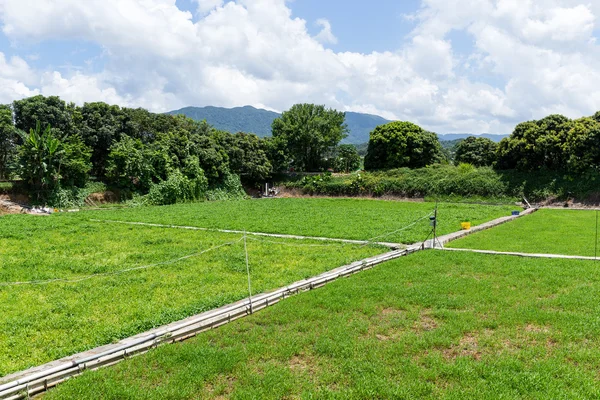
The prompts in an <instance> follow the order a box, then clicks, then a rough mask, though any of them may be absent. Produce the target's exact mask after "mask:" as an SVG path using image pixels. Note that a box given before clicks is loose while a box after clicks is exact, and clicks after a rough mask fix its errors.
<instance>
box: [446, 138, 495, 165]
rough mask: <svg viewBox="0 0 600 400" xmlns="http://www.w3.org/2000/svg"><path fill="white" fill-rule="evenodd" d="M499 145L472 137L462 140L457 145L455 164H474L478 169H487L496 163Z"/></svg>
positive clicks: (488, 140) (485, 139)
mask: <svg viewBox="0 0 600 400" xmlns="http://www.w3.org/2000/svg"><path fill="white" fill-rule="evenodd" d="M497 150H498V144H496V143H494V142H493V141H492V140H490V139H487V138H482V137H475V136H471V137H468V138H466V139H465V140H461V141H460V142H459V143H458V145H456V154H455V156H454V162H455V164H456V165H458V164H461V163H468V164H472V165H474V166H476V167H487V166H491V165H492V164H494V162H495V161H496V151H497Z"/></svg>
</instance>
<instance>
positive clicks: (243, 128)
mask: <svg viewBox="0 0 600 400" xmlns="http://www.w3.org/2000/svg"><path fill="white" fill-rule="evenodd" d="M167 114H171V115H178V114H183V115H185V116H186V117H189V118H191V119H194V120H196V121H203V120H206V122H208V123H209V124H211V125H212V126H214V127H215V128H217V129H219V130H221V131H226V132H231V133H237V132H249V133H254V134H256V135H258V136H260V137H265V136H270V135H271V124H272V123H273V120H274V119H275V118H277V117H279V115H280V114H278V113H276V112H273V111H267V110H261V109H258V108H254V107H251V106H245V107H236V108H221V107H210V106H209V107H186V108H182V109H181V110H177V111H171V112H168V113H167Z"/></svg>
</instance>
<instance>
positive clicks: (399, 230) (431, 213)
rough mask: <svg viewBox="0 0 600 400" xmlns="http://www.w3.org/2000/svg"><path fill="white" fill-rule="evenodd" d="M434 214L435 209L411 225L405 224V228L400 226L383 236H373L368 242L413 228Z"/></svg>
mask: <svg viewBox="0 0 600 400" xmlns="http://www.w3.org/2000/svg"><path fill="white" fill-rule="evenodd" d="M433 214H434V211H432V212H430V213H429V214H427V215H425V216H423V217H421V218H419V219H417V220H416V221H414V222H412V223H411V224H409V225H407V226H405V227H403V228H400V229H398V230H395V231H394V232H390V233H386V234H384V235H381V236H375V237H374V238H371V239H369V240H367V242H368V243H373V242H374V241H375V239H381V238H384V237H388V236H392V235H394V234H396V233H399V232H402V231H405V230H407V229H408V228H412V227H413V226H415V225H416V224H418V223H419V222H421V221H422V220H424V219H426V218H429V217H431V216H432V215H433Z"/></svg>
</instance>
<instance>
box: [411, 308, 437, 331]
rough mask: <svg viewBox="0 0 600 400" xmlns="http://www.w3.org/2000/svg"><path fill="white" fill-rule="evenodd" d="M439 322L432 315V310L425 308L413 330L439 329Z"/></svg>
mask: <svg viewBox="0 0 600 400" xmlns="http://www.w3.org/2000/svg"><path fill="white" fill-rule="evenodd" d="M437 327H438V323H437V321H436V320H435V318H433V316H432V315H431V310H429V309H428V310H423V311H422V312H421V315H420V316H419V319H418V320H417V321H416V322H415V323H414V325H413V330H415V331H416V332H428V331H432V330H434V329H437Z"/></svg>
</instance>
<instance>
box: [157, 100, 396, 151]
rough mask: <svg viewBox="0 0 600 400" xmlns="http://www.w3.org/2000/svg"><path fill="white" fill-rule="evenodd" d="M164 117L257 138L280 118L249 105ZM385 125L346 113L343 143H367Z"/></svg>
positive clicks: (191, 110)
mask: <svg viewBox="0 0 600 400" xmlns="http://www.w3.org/2000/svg"><path fill="white" fill-rule="evenodd" d="M167 114H171V115H178V114H183V115H185V116H186V117H189V118H192V119H194V120H196V121H203V120H206V122H208V123H209V124H211V125H212V126H214V127H215V128H217V129H219V130H222V131H227V132H231V133H236V132H249V133H254V134H256V135H258V136H260V137H265V136H270V135H271V124H272V123H273V120H274V119H275V118H278V117H279V116H280V115H281V114H278V113H276V112H273V111H267V110H261V109H258V108H254V107H251V106H245V107H236V108H221V107H186V108H182V109H181V110H176V111H171V112H168V113H167ZM388 122H390V121H388V120H387V119H384V118H382V117H379V116H377V115H370V114H361V113H354V112H347V113H346V124H348V129H349V130H350V132H348V137H347V138H346V139H344V143H350V144H359V143H365V142H368V141H369V133H371V131H372V130H373V129H375V127H376V126H378V125H382V124H387V123H388Z"/></svg>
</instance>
